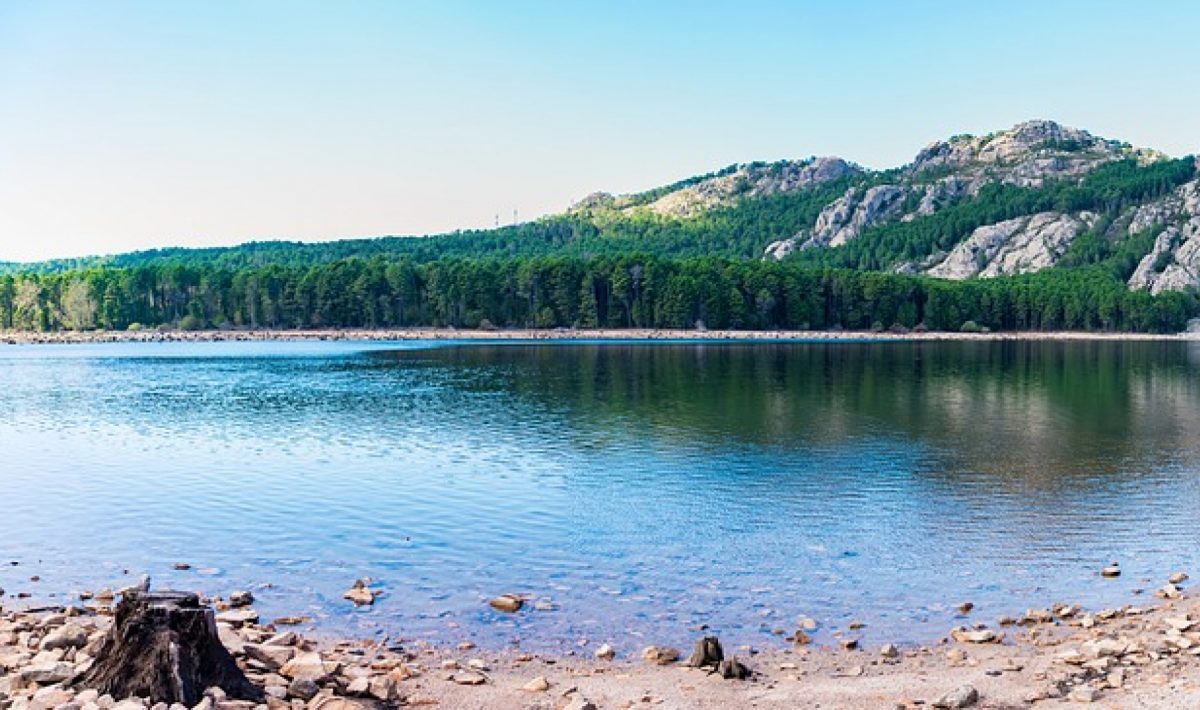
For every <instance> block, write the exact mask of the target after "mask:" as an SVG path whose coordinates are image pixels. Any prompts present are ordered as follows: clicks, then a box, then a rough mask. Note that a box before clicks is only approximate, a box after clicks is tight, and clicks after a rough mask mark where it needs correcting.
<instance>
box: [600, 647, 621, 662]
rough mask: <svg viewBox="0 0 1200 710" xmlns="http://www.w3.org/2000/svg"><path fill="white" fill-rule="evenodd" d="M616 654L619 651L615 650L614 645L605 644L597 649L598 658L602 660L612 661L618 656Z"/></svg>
mask: <svg viewBox="0 0 1200 710" xmlns="http://www.w3.org/2000/svg"><path fill="white" fill-rule="evenodd" d="M616 656H617V652H616V651H614V650H613V647H612V646H609V645H608V644H603V645H602V646H600V648H598V649H596V658H599V659H600V660H602V661H611V660H612V659H614V658H616Z"/></svg>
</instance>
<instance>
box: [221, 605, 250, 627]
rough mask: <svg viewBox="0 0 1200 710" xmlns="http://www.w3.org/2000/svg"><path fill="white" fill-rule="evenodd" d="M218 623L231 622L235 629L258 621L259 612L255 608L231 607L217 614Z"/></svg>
mask: <svg viewBox="0 0 1200 710" xmlns="http://www.w3.org/2000/svg"><path fill="white" fill-rule="evenodd" d="M217 623H218V624H229V625H230V626H232V627H234V628H235V629H240V628H241V627H243V626H245V625H246V624H257V623H258V612H257V611H254V610H253V609H231V610H230V611H223V612H221V613H220V614H217Z"/></svg>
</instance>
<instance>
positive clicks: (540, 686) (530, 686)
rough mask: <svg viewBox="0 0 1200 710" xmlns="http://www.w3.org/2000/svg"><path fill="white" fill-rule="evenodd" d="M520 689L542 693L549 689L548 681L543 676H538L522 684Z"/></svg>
mask: <svg viewBox="0 0 1200 710" xmlns="http://www.w3.org/2000/svg"><path fill="white" fill-rule="evenodd" d="M522 689H523V690H525V691H527V692H530V693H544V692H546V691H547V690H550V681H548V680H546V677H545V676H538V677H537V678H534V679H533V680H531V681H529V682H528V683H526V684H525V685H524V686H522Z"/></svg>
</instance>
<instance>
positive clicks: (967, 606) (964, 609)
mask: <svg viewBox="0 0 1200 710" xmlns="http://www.w3.org/2000/svg"><path fill="white" fill-rule="evenodd" d="M974 608H975V604H974V603H972V602H963V603H962V604H959V605H958V613H959V614H964V615H965V614H970V613H971V610H972V609H974Z"/></svg>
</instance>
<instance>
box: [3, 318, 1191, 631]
mask: <svg viewBox="0 0 1200 710" xmlns="http://www.w3.org/2000/svg"><path fill="white" fill-rule="evenodd" d="M0 411H2V412H3V418H2V419H0V453H2V459H0V587H3V588H4V589H5V590H7V592H6V599H5V600H4V601H5V602H6V603H7V604H13V603H15V602H16V600H15V599H13V598H12V597H14V596H15V595H16V594H17V593H18V592H29V593H31V594H32V595H33V597H32V598H31V599H30V600H28V601H27V602H25V603H29V604H39V603H55V602H58V603H61V602H62V601H64V600H65V599H68V598H70V595H69V592H72V591H74V590H81V589H96V588H99V587H101V586H106V585H107V586H113V587H120V586H125V585H127V584H130V583H132V582H134V581H135V580H136V578H137V577H138V576H139V575H140V574H142V573H149V574H150V575H152V577H153V579H154V582H155V585H156V586H160V587H174V588H184V589H194V590H198V591H204V592H207V593H213V594H216V593H228V592H231V591H234V590H238V589H250V590H252V591H253V592H254V593H255V596H256V597H258V599H259V603H258V605H257V606H258V608H259V609H260V611H262V612H263V616H264V618H265V619H267V620H269V619H270V618H273V617H275V616H283V615H307V616H310V617H312V618H313V619H314V623H315V625H316V628H317V629H318V630H321V631H327V632H330V633H338V634H353V635H362V636H370V635H374V634H390V635H391V636H393V637H404V638H420V639H426V640H430V641H436V642H444V643H455V642H458V641H462V640H466V639H470V640H473V641H475V642H476V643H479V644H480V645H481V646H484V647H491V648H500V647H504V646H507V645H509V644H514V643H519V644H520V645H521V646H522V647H524V648H529V649H534V650H547V651H550V650H560V651H561V650H566V649H570V648H575V647H576V646H577V644H578V643H579V642H580V641H581V640H584V639H586V640H589V641H590V642H591V643H593V644H599V643H602V642H613V643H616V644H623V645H625V646H627V647H629V646H640V645H641V644H644V643H673V644H678V645H685V644H687V643H688V640H689V639H691V638H694V637H695V636H696V635H697V634H698V631H697V629H698V628H699V627H700V626H701V625H705V624H706V625H708V627H709V628H711V629H712V630H713V631H715V632H716V633H719V634H720V635H721V636H722V638H723V639H726V640H728V641H729V642H733V643H735V644H741V643H749V644H755V645H758V646H765V645H771V644H783V643H784V641H783V640H782V638H781V637H780V636H778V635H776V634H774V633H773V632H775V631H778V630H782V631H785V632H787V633H791V632H792V631H793V630H794V629H795V628H796V624H797V621H798V619H800V618H801V617H805V616H811V617H813V618H815V619H817V620H818V621H819V622H820V623H821V628H820V630H819V631H818V632H817V633H816V637H817V639H818V640H819V641H832V640H833V639H834V634H836V633H838V632H840V631H844V630H845V629H846V628H847V626H848V624H849V623H850V622H851V621H852V620H858V621H861V622H863V623H865V624H866V628H865V629H863V630H862V631H861V632H860V635H861V636H862V637H863V638H865V639H867V640H889V641H914V642H921V641H928V640H932V639H935V638H938V637H940V636H942V635H944V634H945V633H946V632H947V631H948V630H949V628H950V627H951V626H953V625H955V624H957V623H962V620H961V619H956V618H955V614H956V612H955V607H956V606H957V605H958V604H959V603H960V602H963V601H971V602H974V604H975V605H976V608H977V612H976V613H975V614H973V616H972V618H973V619H978V620H984V621H988V622H993V621H994V620H995V619H996V617H997V616H999V615H1001V614H1013V613H1020V612H1022V611H1023V610H1024V609H1026V608H1027V607H1032V606H1048V605H1049V604H1050V603H1052V602H1054V601H1064V602H1081V603H1084V604H1086V605H1089V606H1093V607H1099V606H1115V605H1120V604H1125V603H1131V602H1133V603H1138V602H1139V599H1140V602H1141V603H1149V601H1150V599H1151V598H1152V597H1151V592H1152V590H1153V589H1155V588H1156V587H1158V586H1160V585H1161V584H1162V583H1163V582H1164V581H1165V578H1166V576H1167V575H1168V574H1169V573H1170V572H1172V571H1175V570H1176V569H1186V570H1188V571H1191V572H1193V573H1197V572H1200V568H1197V566H1196V562H1197V558H1198V557H1200V526H1197V525H1196V521H1195V519H1194V515H1195V511H1196V510H1198V509H1200V343H1186V342H1158V343H1155V342H1124V343H1123V342H1074V343H1055V342H942V343H915V342H907V343H903V342H902V343H897V342H889V343H880V342H836V343H835V342H811V343H786V344H785V343H741V344H738V343H720V342H702V343H684V342H677V343H661V342H659V343H640V342H626V343H596V342H551V343H537V344H535V343H521V342H506V343H478V342H473V343H445V342H439V343H403V344H395V343H393V344H389V343H365V344H364V343H320V342H317V343H312V342H309V343H287V342H279V343H240V344H239V343H230V344H221V343H192V344H115V345H77V346H16V347H4V348H0ZM1112 560H1118V561H1120V564H1121V567H1122V569H1123V571H1124V574H1123V575H1122V576H1121V577H1120V578H1119V579H1115V580H1109V579H1101V578H1100V577H1099V576H1098V571H1099V570H1100V568H1101V567H1103V566H1104V565H1105V564H1107V563H1109V562H1110V561H1112ZM10 561H11V562H18V563H19V564H18V565H16V566H13V565H11V564H9V563H10ZM177 562H185V563H188V564H190V565H192V569H190V570H175V569H173V564H174V563H177ZM32 575H39V576H40V577H41V579H40V581H36V582H34V581H31V580H30V577H31V576H32ZM363 576H369V577H372V578H373V579H374V580H376V586H377V587H378V588H381V589H383V590H385V591H386V595H385V596H383V597H381V598H380V599H379V600H378V602H377V603H376V604H375V605H374V606H373V607H369V608H364V609H359V610H355V609H354V608H353V606H352V605H351V604H350V603H349V602H347V601H344V600H343V599H342V598H341V595H342V593H343V592H344V591H346V590H347V589H348V588H349V587H350V585H351V583H352V582H353V581H354V580H355V579H356V578H359V577H363ZM1142 589H1144V590H1146V593H1145V595H1144V596H1143V597H1139V596H1138V590H1142ZM505 592H521V593H528V594H530V595H531V604H530V605H529V606H528V607H527V608H526V610H524V611H522V612H520V613H519V614H516V615H506V614H502V613H499V612H495V611H493V610H491V609H490V608H489V607H488V606H487V604H486V600H487V599H489V598H491V597H494V596H496V595H498V594H501V593H505ZM535 604H536V607H537V608H535Z"/></svg>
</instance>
